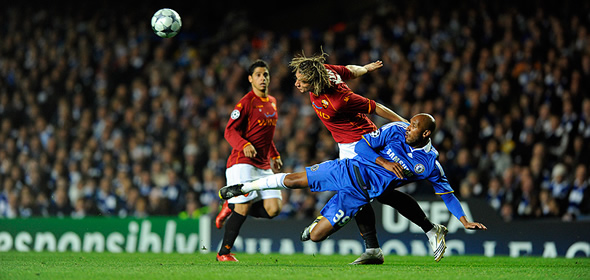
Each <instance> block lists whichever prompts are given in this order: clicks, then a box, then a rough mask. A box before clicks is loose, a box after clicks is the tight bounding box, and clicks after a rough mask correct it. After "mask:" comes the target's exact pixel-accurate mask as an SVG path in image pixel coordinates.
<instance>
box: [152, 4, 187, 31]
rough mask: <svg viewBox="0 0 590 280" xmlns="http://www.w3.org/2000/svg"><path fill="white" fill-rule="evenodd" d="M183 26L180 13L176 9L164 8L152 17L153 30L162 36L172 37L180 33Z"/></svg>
mask: <svg viewBox="0 0 590 280" xmlns="http://www.w3.org/2000/svg"><path fill="white" fill-rule="evenodd" d="M180 27H182V21H181V20H180V15H178V13H177V12H176V11H175V10H172V9H168V8H164V9H160V10H158V11H157V12H156V13H155V14H154V16H153V17H152V30H154V33H156V35H158V36H160V37H162V38H171V37H174V36H176V34H178V31H180Z"/></svg>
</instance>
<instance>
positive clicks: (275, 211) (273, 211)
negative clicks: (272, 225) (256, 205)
mask: <svg viewBox="0 0 590 280" xmlns="http://www.w3.org/2000/svg"><path fill="white" fill-rule="evenodd" d="M266 213H268V215H269V216H270V217H271V218H274V217H276V216H278V215H279V214H280V213H281V207H275V208H271V209H266Z"/></svg>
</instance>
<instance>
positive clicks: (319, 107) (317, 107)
mask: <svg viewBox="0 0 590 280" xmlns="http://www.w3.org/2000/svg"><path fill="white" fill-rule="evenodd" d="M311 105H313V107H315V108H316V109H320V110H321V109H322V107H321V106H318V105H315V103H313V102H311Z"/></svg>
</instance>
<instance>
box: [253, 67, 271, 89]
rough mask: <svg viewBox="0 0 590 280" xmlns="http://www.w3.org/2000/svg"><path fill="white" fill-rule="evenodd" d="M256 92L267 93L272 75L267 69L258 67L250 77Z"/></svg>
mask: <svg viewBox="0 0 590 280" xmlns="http://www.w3.org/2000/svg"><path fill="white" fill-rule="evenodd" d="M248 81H250V83H251V84H252V88H253V89H254V91H259V92H263V93H266V91H267V89H268V84H269V83H270V73H269V72H268V69H266V68H265V67H256V68H255V69H254V72H253V73H252V75H250V76H248Z"/></svg>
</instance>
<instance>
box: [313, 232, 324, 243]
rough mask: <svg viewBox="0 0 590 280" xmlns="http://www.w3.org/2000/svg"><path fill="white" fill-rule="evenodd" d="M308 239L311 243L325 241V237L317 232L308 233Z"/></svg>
mask: <svg viewBox="0 0 590 280" xmlns="http://www.w3.org/2000/svg"><path fill="white" fill-rule="evenodd" d="M309 238H310V240H311V241H313V242H322V241H324V240H326V238H327V236H324V235H323V234H321V233H317V232H315V233H314V232H313V231H312V232H310V235H309Z"/></svg>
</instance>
